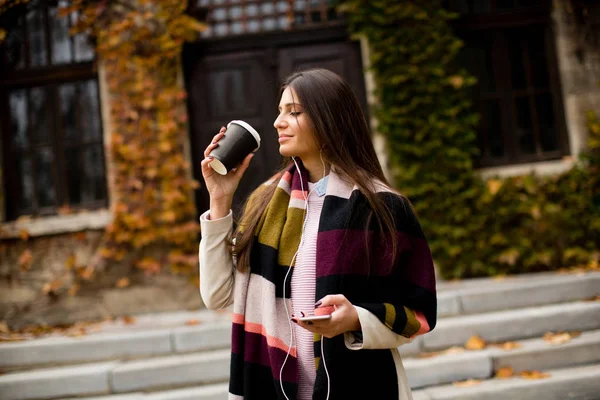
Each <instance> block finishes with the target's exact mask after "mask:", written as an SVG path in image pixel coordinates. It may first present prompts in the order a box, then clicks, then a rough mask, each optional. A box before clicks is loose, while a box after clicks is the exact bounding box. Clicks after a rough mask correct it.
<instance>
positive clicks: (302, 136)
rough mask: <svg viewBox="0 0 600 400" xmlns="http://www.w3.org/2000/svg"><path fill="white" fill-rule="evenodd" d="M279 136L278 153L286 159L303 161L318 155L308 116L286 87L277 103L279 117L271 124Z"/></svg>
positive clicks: (294, 94)
mask: <svg viewBox="0 0 600 400" xmlns="http://www.w3.org/2000/svg"><path fill="white" fill-rule="evenodd" d="M273 126H274V127H275V129H277V133H278V134H279V153H281V155H283V156H287V157H292V156H293V157H300V159H302V160H303V161H306V160H307V159H308V158H312V157H313V156H315V155H317V157H318V154H319V147H318V146H317V141H316V139H315V134H314V128H313V125H312V122H311V121H310V119H309V117H308V115H307V114H306V113H305V112H304V108H303V107H302V104H299V100H298V96H297V95H296V92H295V91H294V89H292V88H290V87H287V88H286V89H285V90H284V91H283V94H282V95H281V101H280V102H279V115H278V116H277V119H276V120H275V122H274V123H273Z"/></svg>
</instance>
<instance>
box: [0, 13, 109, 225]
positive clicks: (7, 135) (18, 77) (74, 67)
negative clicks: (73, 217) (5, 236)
mask: <svg viewBox="0 0 600 400" xmlns="http://www.w3.org/2000/svg"><path fill="white" fill-rule="evenodd" d="M52 6H53V4H46V5H44V6H42V7H41V8H35V9H32V10H26V11H25V12H24V13H23V14H21V15H20V18H26V13H27V12H31V11H38V12H42V13H43V15H44V18H45V44H46V65H44V66H29V64H30V62H29V51H28V47H29V40H28V39H27V40H25V42H24V46H23V49H24V50H23V51H24V57H25V61H24V64H25V66H24V67H23V68H21V69H10V68H8V66H7V60H6V58H5V57H6V54H5V53H6V49H5V47H4V46H0V115H2V118H1V120H2V121H1V123H0V138H1V144H2V165H3V174H2V178H3V179H2V182H1V183H2V184H3V186H4V188H5V191H4V192H5V193H6V195H5V204H4V209H5V220H6V221H12V220H16V219H18V218H19V217H20V216H22V215H32V216H49V215H57V214H60V209H61V207H63V206H65V205H68V207H69V208H70V210H72V211H79V210H83V209H85V210H90V209H98V208H106V207H107V206H108V201H109V193H108V182H107V179H106V178H107V167H106V163H105V160H106V158H105V149H104V139H103V136H104V132H103V121H102V107H101V98H100V87H99V79H98V71H97V62H96V55H95V54H94V58H93V59H92V60H91V61H79V62H78V61H72V62H71V63H61V64H52V58H53V57H52V48H51V47H52V39H53V38H52V35H51V28H50V25H49V22H50V21H49V20H50V17H49V16H50V13H49V9H50V8H51V7H52ZM25 26H26V25H25ZM26 29H27V28H24V32H25V35H27V30H26ZM73 41H74V38H71V39H70V42H71V45H72V44H73ZM72 55H73V57H75V54H74V53H73V54H72ZM86 81H93V82H95V84H96V85H97V87H98V90H97V92H96V96H97V99H96V102H97V105H98V108H97V113H98V123H99V130H100V136H99V137H98V138H95V139H93V140H92V141H90V140H83V138H81V139H80V140H78V141H77V142H76V144H75V145H74V146H76V147H79V148H82V149H83V148H93V146H98V145H99V146H100V157H101V159H102V165H101V168H102V175H103V176H104V185H105V189H104V190H105V193H106V194H105V197H104V199H102V200H94V201H87V202H85V201H82V202H81V203H79V204H70V203H69V191H68V190H69V189H68V172H67V171H68V166H67V165H66V159H65V148H67V147H68V146H67V145H65V141H64V136H65V131H64V129H63V127H62V126H61V124H62V121H61V109H60V105H61V103H60V94H59V88H60V87H61V85H63V84H68V83H75V84H77V83H79V82H86ZM36 87H40V88H44V90H45V91H46V95H47V96H49V97H48V98H47V100H46V104H47V105H49V106H50V110H49V111H48V113H49V115H52V123H53V125H52V127H51V128H50V129H49V131H50V132H51V134H50V139H49V142H48V143H47V144H45V145H39V144H34V142H33V141H32V140H31V139H32V138H31V135H32V132H31V127H30V125H28V128H27V135H28V141H29V143H30V145H29V146H28V148H27V149H26V150H25V149H24V150H21V151H19V152H18V154H17V152H15V151H14V146H13V143H12V142H13V141H12V135H13V132H12V131H11V119H12V115H11V110H10V92H12V91H15V90H20V89H24V90H30V89H32V88H36ZM29 104H30V101H29V95H28V96H27V105H28V111H27V112H28V114H29V112H30V111H29ZM27 118H28V119H29V115H28V116H27ZM81 118H82V117H81V115H77V119H76V124H77V125H79V124H81ZM79 131H80V130H79ZM41 147H44V148H49V149H51V150H52V153H53V160H52V171H51V176H52V182H53V187H54V190H55V195H56V202H55V205H54V206H49V207H40V206H39V192H38V183H37V179H36V176H35V173H36V172H35V167H34V165H33V163H32V168H33V171H32V181H33V182H32V183H33V187H34V196H33V200H34V204H33V205H32V207H31V209H30V210H29V211H27V212H26V214H23V213H22V210H21V209H20V208H19V207H18V202H19V196H20V194H21V190H20V189H21V186H22V182H21V179H19V177H17V172H18V171H17V167H16V161H17V156H18V155H21V154H30V155H31V156H33V155H35V154H38V152H37V151H36V149H39V148H41ZM79 157H80V159H79V162H80V166H81V165H83V164H81V163H82V162H83V152H81V153H80V156H79ZM32 159H33V158H32ZM84 178H85V176H84Z"/></svg>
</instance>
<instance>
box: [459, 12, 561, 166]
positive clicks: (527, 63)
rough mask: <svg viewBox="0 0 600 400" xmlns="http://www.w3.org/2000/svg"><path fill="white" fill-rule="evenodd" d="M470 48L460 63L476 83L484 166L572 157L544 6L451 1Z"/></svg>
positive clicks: (480, 144) (549, 28) (464, 50)
mask: <svg viewBox="0 0 600 400" xmlns="http://www.w3.org/2000/svg"><path fill="white" fill-rule="evenodd" d="M448 4H449V6H450V8H451V9H452V10H455V11H459V12H460V13H461V17H460V18H459V19H458V20H457V21H456V22H455V29H456V32H457V33H458V35H459V36H460V37H461V38H462V39H463V40H464V42H465V47H464V48H463V50H462V51H461V54H460V55H459V62H460V63H461V65H463V66H464V67H466V68H467V69H468V70H469V71H470V72H471V73H472V74H473V75H475V76H476V77H477V79H478V84H477V85H476V86H475V87H474V88H473V92H472V98H473V102H474V106H475V108H476V110H477V111H478V112H479V114H480V117H481V119H480V124H479V127H478V144H479V148H480V151H481V155H480V158H479V160H478V164H479V165H480V166H494V165H506V164H516V163H524V162H535V161H544V160H551V159H559V158H561V157H562V156H564V155H565V154H568V143H567V139H566V132H565V128H564V121H563V120H562V103H561V96H560V83H559V79H558V72H557V63H556V58H555V54H554V43H553V40H554V39H553V34H552V31H551V23H550V2H549V1H543V0H486V1H472V0H471V1H469V0H456V1H450V2H449V3H448Z"/></svg>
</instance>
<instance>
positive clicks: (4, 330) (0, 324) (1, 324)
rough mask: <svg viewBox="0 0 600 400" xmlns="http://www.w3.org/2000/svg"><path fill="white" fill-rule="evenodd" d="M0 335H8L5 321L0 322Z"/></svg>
mask: <svg viewBox="0 0 600 400" xmlns="http://www.w3.org/2000/svg"><path fill="white" fill-rule="evenodd" d="M0 333H10V329H8V324H7V323H6V321H0Z"/></svg>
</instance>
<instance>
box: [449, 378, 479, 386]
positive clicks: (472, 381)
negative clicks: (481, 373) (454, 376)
mask: <svg viewBox="0 0 600 400" xmlns="http://www.w3.org/2000/svg"><path fill="white" fill-rule="evenodd" d="M480 383H481V381H480V380H479V379H467V380H466V381H461V382H452V386H456V387H471V386H477V385H479V384H480Z"/></svg>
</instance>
